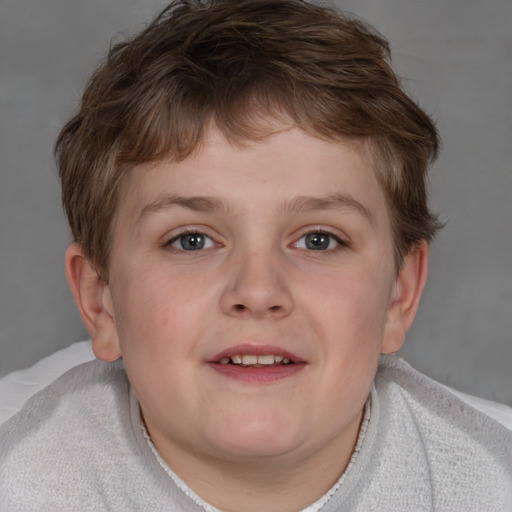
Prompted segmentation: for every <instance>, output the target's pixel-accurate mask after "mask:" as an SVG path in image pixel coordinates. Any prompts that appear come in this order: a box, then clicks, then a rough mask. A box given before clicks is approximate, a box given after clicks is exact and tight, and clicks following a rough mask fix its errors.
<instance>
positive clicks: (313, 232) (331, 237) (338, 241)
mask: <svg viewBox="0 0 512 512" xmlns="http://www.w3.org/2000/svg"><path fill="white" fill-rule="evenodd" d="M308 235H322V236H324V237H328V238H329V240H330V241H329V245H330V244H331V241H334V242H336V244H337V245H336V246H335V247H330V248H329V247H326V248H325V249H318V248H317V249H316V251H318V252H329V253H330V252H333V251H337V250H340V249H345V248H347V247H348V243H347V242H345V241H344V240H343V239H342V238H340V237H339V236H338V235H335V234H334V233H331V232H330V231H327V230H325V229H311V230H309V231H306V232H305V233H302V234H301V236H300V237H299V238H298V239H297V241H296V242H294V243H293V244H292V246H294V247H296V248H298V249H303V250H307V251H315V249H311V248H308V247H298V243H299V241H301V240H302V239H305V237H307V236H308ZM306 244H307V242H306Z"/></svg>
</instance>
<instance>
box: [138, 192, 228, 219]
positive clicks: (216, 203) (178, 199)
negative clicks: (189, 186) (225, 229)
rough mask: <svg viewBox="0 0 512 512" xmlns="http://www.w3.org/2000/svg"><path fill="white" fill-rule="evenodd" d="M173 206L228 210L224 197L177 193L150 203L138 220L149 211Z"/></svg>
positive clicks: (157, 210) (200, 209)
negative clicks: (184, 195) (187, 195)
mask: <svg viewBox="0 0 512 512" xmlns="http://www.w3.org/2000/svg"><path fill="white" fill-rule="evenodd" d="M172 206H181V207H182V208H186V209H188V210H193V211H196V212H212V211H213V212H215V211H218V212H227V211H228V209H229V208H228V204H227V202H226V201H224V200H222V199H218V198H216V197H207V196H197V197H196V196H191V197H183V196H177V195H169V196H164V197H160V198H158V199H156V200H155V201H152V202H151V203H148V204H147V205H146V206H144V208H142V210H141V212H140V215H139V218H138V220H139V221H140V220H141V219H142V218H143V217H144V216H146V215H148V214H149V213H154V212H159V211H162V210H166V209H168V208H171V207H172Z"/></svg>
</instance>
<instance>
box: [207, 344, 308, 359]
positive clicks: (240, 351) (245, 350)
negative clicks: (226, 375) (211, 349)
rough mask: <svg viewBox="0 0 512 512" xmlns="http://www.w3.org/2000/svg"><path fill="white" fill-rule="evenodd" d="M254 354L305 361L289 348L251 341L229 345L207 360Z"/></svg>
mask: <svg viewBox="0 0 512 512" xmlns="http://www.w3.org/2000/svg"><path fill="white" fill-rule="evenodd" d="M244 354H246V355H255V356H265V355H274V356H282V357H283V358H287V359H289V360H290V361H291V362H293V363H303V362H305V361H304V360H303V359H302V358H301V357H299V356H298V355H297V354H294V353H293V352H290V351H289V350H285V349H283V348H281V347H278V346H276V345H269V344H266V345H260V344H258V345H254V344H251V343H242V344H240V345H234V346H232V347H229V348H227V349H225V350H223V351H222V352H219V353H218V354H215V355H214V356H213V357H212V358H210V359H209V360H208V362H210V363H218V362H219V361H220V360H221V359H224V358H226V357H233V356H236V355H244Z"/></svg>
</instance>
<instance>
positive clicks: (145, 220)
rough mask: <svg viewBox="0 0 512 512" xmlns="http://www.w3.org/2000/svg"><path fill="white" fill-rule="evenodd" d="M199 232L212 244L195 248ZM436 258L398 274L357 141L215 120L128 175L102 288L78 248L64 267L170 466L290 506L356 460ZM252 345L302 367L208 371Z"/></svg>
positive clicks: (246, 504)
mask: <svg viewBox="0 0 512 512" xmlns="http://www.w3.org/2000/svg"><path fill="white" fill-rule="evenodd" d="M178 198H179V199H178ZM191 198H196V199H193V200H191ZM197 198H201V199H200V200H197ZM204 198H208V199H207V200H205V199H204ZM319 198H321V200H320V201H319V200H318V199H319ZM187 233H188V234H187ZM190 233H196V235H190ZM318 233H320V237H321V240H322V241H323V242H325V244H324V245H321V244H320V245H321V248H320V249H317V250H315V249H313V248H312V245H311V244H312V240H316V241H317V242H318V240H319V238H318ZM197 234H199V236H200V237H203V238H200V239H199V241H200V242H204V246H203V248H200V249H198V250H184V248H183V245H182V243H184V244H185V248H186V249H189V248H190V243H191V242H194V240H195V241H196V242H197V241H198V239H197V238H194V237H197V236H198V235H197ZM315 237H316V238H315ZM187 244H189V245H187ZM427 260H428V247H427V245H426V244H420V245H419V246H418V247H415V248H413V249H412V250H411V251H410V252H409V254H408V255H407V256H406V258H405V262H404V264H403V266H402V268H401V269H400V271H399V272H397V269H396V268H395V263H394V258H393V240H392V236H391V228H390V220H389V216H388V208H387V205H386V201H385V197H384V194H383V192H382V190H381V189H380V186H379V184H378V181H377V179H376V176H375V173H374V171H373V169H372V166H371V164H370V158H369V157H368V155H367V152H366V149H365V146H364V145H363V144H362V143H360V142H357V141H356V142H354V141H351V142H346V143H341V142H332V141H325V140H320V139H318V138H315V137H312V136H310V135H308V134H306V133H304V132H302V131H301V130H299V129H298V128H295V127H285V126H283V127H282V129H280V130H278V131H277V133H274V134H273V135H271V136H269V137H268V138H267V139H265V140H264V141H262V142H261V141H260V142H257V143H250V144H247V145H246V146H244V147H238V146H234V145H232V144H230V143H229V142H228V141H227V140H226V139H225V138H224V137H223V136H222V135H221V134H220V133H219V132H218V131H217V130H216V129H215V128H212V129H211V130H210V132H209V135H208V138H207V139H206V140H205V142H204V144H203V145H202V147H201V149H200V150H199V151H198V152H196V153H194V154H193V155H192V156H190V157H189V158H187V159H185V160H184V161H182V162H171V161H163V162H158V163H156V164H152V165H144V166H141V167H139V168H136V169H134V170H133V172H132V173H131V175H130V177H129V178H128V179H127V181H126V183H125V184H124V190H123V194H122V198H121V200H120V204H119V206H118V211H117V215H116V218H115V224H114V236H113V241H112V251H111V255H110V269H109V284H108V285H107V284H105V283H104V282H103V281H101V280H100V279H99V278H98V276H97V275H96V273H95V272H94V270H93V268H92V267H91V265H90V264H89V262H88V261H87V260H86V259H85V258H84V257H83V254H82V251H81V248H80V247H79V246H77V245H76V244H73V245H72V246H71V247H70V248H69V249H68V251H67V254H66V272H67V276H68V280H69V283H70V286H71V289H72V291H73V294H74V297H75V299H76V301H77V304H78V307H79V309H80V312H81V314H82V317H83V319H84V322H85V324H86V326H87V327H88V329H89V331H90V333H91V337H92V340H93V349H94V351H95V354H96V356H97V357H98V358H99V359H102V360H106V361H109V360H114V359H116V358H118V357H120V356H121V355H122V357H123V360H124V363H125V366H126V370H127V373H128V376H129V379H130V382H131V384H132V386H133V388H134V390H135V393H136V395H137V397H138V399H139V402H140V405H141V411H142V414H143V417H144V420H145V422H146V425H147V428H148V431H149V433H150V435H151V438H152V440H153V442H154V444H155V446H156V448H157V449H158V451H159V453H160V454H161V456H162V457H163V459H164V460H165V461H166V462H167V463H168V464H169V466H170V467H171V468H172V469H173V470H174V471H175V472H176V473H177V474H178V475H179V476H180V477H181V478H182V479H183V480H184V481H185V482H187V484H188V485H189V486H190V487H191V488H192V489H194V490H195V491H196V492H197V493H198V494H199V495H200V496H201V497H202V498H204V499H205V500H207V501H208V502H210V503H211V504H213V505H214V506H216V507H218V508H220V509H222V510H225V511H229V510H238V511H240V510H243V511H252V510H269V511H272V510H276V511H286V510H298V509H301V508H303V507H306V506H307V505H309V504H311V503H312V502H314V501H315V500H316V499H318V498H319V497H320V496H321V495H322V494H323V493H325V492H326V491H327V490H328V489H329V487H330V486H331V485H332V484H333V483H334V482H335V481H336V480H337V479H338V478H339V476H340V475H341V474H342V472H343V471H344V469H345V467H346V465H347V463H348V461H349V459H350V456H351V454H352V452H353V449H354V445H355V442H356V440H357V435H358V432H359V426H360V422H361V417H362V411H363V407H364V403H365V401H366V398H367V396H368V393H369V391H370V389H371V386H372V382H373V379H374V376H375V373H376V370H377V365H378V358H379V354H380V353H381V352H386V353H389V352H395V351H397V350H398V349H399V348H400V346H401V344H402V342H403V340H404V337H405V333H406V331H407V330H408V328H409V326H410V325H411V323H412V320H413V318H414V315H415V313H416V309H417V306H418V302H419V299H420V296H421V292H422V290H423V287H424V284H425V280H426V274H427ZM240 345H244V348H243V352H244V353H250V352H251V350H253V351H254V352H257V351H258V349H259V348H260V347H261V346H265V347H268V346H270V347H271V348H272V347H273V348H272V350H274V348H275V350H274V351H277V350H284V351H288V352H291V353H292V354H293V355H294V358H296V360H297V361H299V360H300V361H301V368H300V370H298V371H297V372H295V373H292V374H291V375H285V376H284V377H282V378H278V379H270V381H269V380H268V379H266V380H265V379H263V380H261V379H260V380H258V379H256V380H254V379H253V380H251V379H249V380H243V379H242V380H240V379H239V378H233V377H232V376H229V375H225V374H223V373H221V372H219V371H216V370H215V369H214V368H212V361H214V360H215V358H216V356H217V355H218V354H220V353H222V352H223V351H225V350H230V349H233V350H234V351H235V352H236V351H237V350H238V349H237V347H239V346H240ZM233 347H234V348H233ZM264 350H267V349H264ZM269 351H270V349H269ZM237 371H238V370H237ZM257 372H258V371H257V370H256V372H255V373H257Z"/></svg>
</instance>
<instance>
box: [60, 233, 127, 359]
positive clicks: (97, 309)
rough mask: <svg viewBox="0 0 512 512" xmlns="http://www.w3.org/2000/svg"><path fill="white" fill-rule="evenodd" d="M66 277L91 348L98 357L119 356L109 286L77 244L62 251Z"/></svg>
mask: <svg viewBox="0 0 512 512" xmlns="http://www.w3.org/2000/svg"><path fill="white" fill-rule="evenodd" d="M66 277H67V280H68V284H69V287H70V288H71V293H72V294H73V297H74V299H75V302H76V305H77V306H78V311H79V312H80V316H81V317H82V320H83V322H84V324H85V326H86V327H87V330H88V331H89V334H90V336H91V339H92V350H93V352H94V354H95V356H96V357H97V358H98V359H101V360H102V361H115V360H116V359H119V358H120V357H121V350H120V346H119V340H118V336H117V330H116V324H115V318H114V309H113V305H112V297H111V295H110V288H109V286H108V285H107V284H106V283H105V281H103V280H102V279H101V278H100V277H99V276H98V273H97V272H96V270H94V268H93V267H92V265H91V263H90V262H89V261H88V260H87V258H86V257H85V256H84V253H83V251H82V248H81V246H80V245H79V244H76V243H73V244H71V245H70V246H69V247H68V249H67V251H66Z"/></svg>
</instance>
